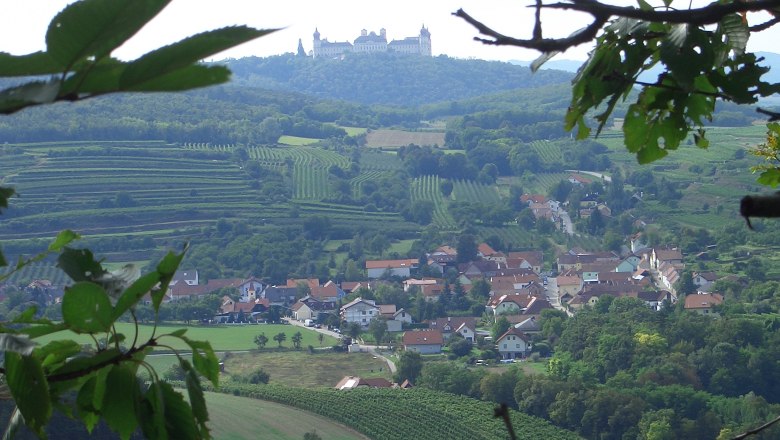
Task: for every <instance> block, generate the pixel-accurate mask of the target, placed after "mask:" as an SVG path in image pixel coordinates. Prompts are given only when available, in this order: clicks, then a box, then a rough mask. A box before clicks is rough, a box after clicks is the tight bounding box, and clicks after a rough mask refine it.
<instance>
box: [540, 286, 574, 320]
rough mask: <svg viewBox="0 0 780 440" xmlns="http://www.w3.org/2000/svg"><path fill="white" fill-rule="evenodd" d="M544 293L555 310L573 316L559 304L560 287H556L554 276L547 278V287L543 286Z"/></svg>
mask: <svg viewBox="0 0 780 440" xmlns="http://www.w3.org/2000/svg"><path fill="white" fill-rule="evenodd" d="M544 293H545V294H546V295H547V300H548V301H550V305H552V306H553V307H554V308H556V309H557V310H561V311H564V312H566V314H567V315H569V316H574V314H573V313H571V312H570V311H569V310H567V309H566V308H565V307H563V305H562V304H561V297H560V289H558V280H557V279H556V278H553V277H549V278H547V287H545V292H544Z"/></svg>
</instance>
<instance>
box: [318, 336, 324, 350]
mask: <svg viewBox="0 0 780 440" xmlns="http://www.w3.org/2000/svg"><path fill="white" fill-rule="evenodd" d="M317 340H318V341H319V342H320V347H322V341H324V340H325V335H324V334H323V333H317Z"/></svg>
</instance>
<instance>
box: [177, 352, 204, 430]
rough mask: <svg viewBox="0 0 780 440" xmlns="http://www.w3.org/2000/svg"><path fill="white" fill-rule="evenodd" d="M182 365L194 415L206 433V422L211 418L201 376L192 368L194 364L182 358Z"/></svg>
mask: <svg viewBox="0 0 780 440" xmlns="http://www.w3.org/2000/svg"><path fill="white" fill-rule="evenodd" d="M181 367H182V369H184V371H185V372H186V374H185V376H184V382H185V384H186V385H187V395H188V396H189V398H190V407H192V415H194V416H195V420H197V422H198V425H199V426H200V430H201V432H203V433H206V432H208V427H207V426H206V422H208V420H209V412H208V409H207V408H206V399H205V398H204V397H203V387H201V385H200V378H199V377H198V373H197V372H196V371H195V370H194V369H193V368H192V365H190V363H189V362H187V361H186V360H184V359H182V361H181Z"/></svg>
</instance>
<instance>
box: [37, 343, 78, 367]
mask: <svg viewBox="0 0 780 440" xmlns="http://www.w3.org/2000/svg"><path fill="white" fill-rule="evenodd" d="M79 352H81V345H79V344H78V343H77V342H76V341H74V340H72V339H66V340H57V341H51V342H49V343H48V344H46V345H44V346H41V347H38V348H36V350H35V356H37V357H38V359H41V365H42V366H44V367H46V368H49V369H56V368H57V367H58V366H59V365H60V364H62V363H64V362H65V361H67V360H68V358H70V357H72V356H75V355H76V354H78V353H79Z"/></svg>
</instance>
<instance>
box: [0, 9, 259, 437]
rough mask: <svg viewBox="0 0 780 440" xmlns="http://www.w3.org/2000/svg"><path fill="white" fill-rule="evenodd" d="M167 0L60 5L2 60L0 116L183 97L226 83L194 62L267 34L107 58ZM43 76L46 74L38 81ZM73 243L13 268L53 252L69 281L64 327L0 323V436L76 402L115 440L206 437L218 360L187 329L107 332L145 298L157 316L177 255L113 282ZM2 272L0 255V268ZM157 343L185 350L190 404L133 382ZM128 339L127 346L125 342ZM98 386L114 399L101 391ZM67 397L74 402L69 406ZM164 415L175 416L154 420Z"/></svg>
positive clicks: (199, 38)
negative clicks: (85, 339) (122, 97)
mask: <svg viewBox="0 0 780 440" xmlns="http://www.w3.org/2000/svg"><path fill="white" fill-rule="evenodd" d="M167 4H168V1H166V0H159V1H146V2H136V1H129V0H118V1H117V0H90V1H82V2H77V3H73V4H70V5H68V6H67V7H66V8H65V9H64V10H63V11H61V12H60V13H59V14H57V16H55V17H54V18H53V19H52V21H51V23H50V26H49V28H48V31H47V34H46V42H47V48H46V50H45V51H41V52H36V53H33V54H27V55H20V56H16V55H10V54H7V53H2V54H0V58H2V62H0V76H2V77H20V78H23V79H22V81H21V82H12V83H11V84H14V83H15V84H16V85H12V86H10V87H9V88H7V89H4V90H2V91H0V113H2V114H10V113H13V112H17V111H19V110H22V109H24V108H26V107H30V106H36V105H43V104H50V103H53V102H56V101H78V100H83V99H89V98H93V97H96V96H100V95H105V94H108V93H115V92H160V91H181V90H187V89H193V88H197V87H205V86H210V85H214V84H219V83H223V82H225V81H227V80H228V78H229V74H230V72H229V70H228V69H227V68H225V67H224V66H216V65H204V64H200V60H202V59H204V58H208V57H210V56H212V55H215V54H217V53H219V52H222V51H224V50H226V49H229V48H231V47H233V46H236V45H238V44H241V43H244V42H247V41H250V40H253V39H255V38H258V37H260V36H263V35H265V34H267V33H269V32H271V31H264V30H256V29H251V28H248V27H243V26H237V27H230V28H224V29H218V30H214V31H210V32H204V33H201V34H198V35H196V36H193V37H189V38H187V39H185V40H182V41H180V42H178V43H174V44H171V45H168V46H166V47H164V48H161V49H158V50H156V51H154V52H150V53H148V54H146V55H144V56H142V57H140V58H138V59H136V60H133V61H129V62H124V61H120V60H117V59H115V58H113V57H112V56H111V54H112V52H113V51H114V50H115V49H117V48H118V47H119V46H121V45H122V44H123V43H125V42H126V41H127V40H128V39H130V38H131V37H132V36H133V35H135V34H136V33H137V32H138V31H139V30H140V29H141V28H142V27H144V25H146V24H147V23H148V22H149V21H151V20H152V19H153V18H154V17H155V16H156V15H157V13H159V12H160V11H161V10H162V9H164V8H165V6H166V5H167ZM46 77H48V78H49V79H41V78H46ZM6 84H7V83H6ZM13 194H14V190H13V189H11V188H6V187H0V209H2V208H7V207H8V199H9V198H10V197H11V196H13ZM120 202H123V203H124V201H122V200H120ZM78 238H79V237H78V235H77V234H75V233H73V232H71V231H63V232H62V233H60V234H59V235H58V236H57V238H56V239H55V241H54V242H53V243H52V244H51V245H50V246H49V248H48V251H47V252H46V253H43V254H41V255H38V256H34V257H32V258H31V259H28V260H22V261H20V262H19V263H18V264H17V266H16V270H19V269H20V268H22V267H24V266H25V265H26V264H29V263H30V262H31V261H34V260H35V259H42V258H44V257H45V256H46V254H48V253H53V252H58V253H60V256H59V260H58V261H59V265H60V267H61V268H62V269H63V270H64V271H65V272H66V273H67V274H68V276H70V277H71V278H72V279H73V280H74V282H73V284H72V285H71V286H70V287H69V288H68V289H67V290H66V291H65V294H64V296H63V298H62V322H58V323H54V322H52V321H48V320H45V319H38V320H33V315H32V313H34V309H30V312H24V313H22V314H21V315H20V316H19V317H17V318H16V319H15V322H14V323H12V324H11V325H10V326H9V325H7V323H3V325H2V326H0V339H1V341H0V345H2V346H3V350H4V364H3V367H2V369H0V373H2V374H3V375H4V376H5V379H6V384H7V386H8V391H9V392H10V394H11V396H12V398H13V399H14V401H15V404H16V409H17V410H18V413H16V414H18V417H12V419H11V420H10V423H9V424H8V425H7V428H6V434H7V435H12V433H13V432H15V431H16V430H17V428H18V427H19V425H20V424H21V423H24V424H25V425H26V426H27V427H28V428H29V429H30V430H31V431H32V432H34V433H35V434H37V435H38V436H44V435H45V433H44V428H45V426H46V424H47V423H48V422H49V420H50V418H51V416H52V413H53V408H54V407H63V405H69V406H75V408H73V409H72V410H71V411H72V412H71V414H73V416H74V417H78V418H80V419H81V421H82V422H84V424H85V425H87V427H89V428H91V427H93V426H94V425H95V423H96V422H97V421H98V420H101V419H102V420H104V421H105V422H106V424H107V425H108V426H109V427H110V428H111V429H112V430H114V431H116V432H117V433H118V434H119V436H120V437H122V438H129V437H130V435H131V434H133V432H135V431H136V430H138V429H140V431H141V432H142V433H143V435H144V436H145V437H149V438H158V437H178V436H182V435H185V436H187V437H189V438H204V437H208V436H209V434H208V427H207V425H206V422H207V420H208V412H207V409H206V404H205V401H204V400H203V391H202V387H201V385H200V377H201V376H202V377H205V378H206V379H207V380H209V381H210V382H212V383H213V384H214V386H216V385H217V384H218V379H219V365H218V361H217V358H216V355H215V354H214V352H213V350H212V349H211V345H210V344H209V343H208V342H204V341H195V340H191V339H189V338H187V337H186V336H184V335H185V333H186V330H177V331H173V332H170V333H162V332H161V334H154V335H153V336H151V337H149V339H148V340H145V341H144V340H143V339H142V338H138V335H123V334H119V333H118V332H117V330H116V328H115V326H114V325H113V324H114V322H116V321H117V320H118V319H120V318H122V317H123V316H125V315H128V314H129V315H130V319H132V320H133V321H136V318H135V317H134V316H133V314H132V313H133V310H134V309H135V307H136V305H137V304H138V303H139V302H140V301H141V299H142V298H144V297H145V296H146V295H147V294H148V295H149V296H150V298H151V302H152V307H153V309H154V311H155V313H157V312H159V309H160V304H161V303H162V300H163V296H164V295H165V291H166V289H167V286H168V284H169V282H170V281H171V279H172V277H173V274H174V272H175V271H176V269H177V267H178V265H179V263H180V262H181V260H182V258H183V256H184V254H183V253H181V254H175V253H169V254H168V255H166V256H165V257H164V258H163V259H162V260H161V261H160V263H159V264H158V265H157V266H156V267H155V268H154V269H153V270H152V271H151V272H149V273H147V274H145V275H143V276H140V273H138V274H137V275H136V274H134V275H133V276H132V277H128V278H120V277H119V275H118V274H115V273H112V272H109V271H107V270H106V269H105V268H103V267H102V265H101V263H100V262H99V261H96V260H95V259H94V258H93V255H92V252H90V251H89V250H88V249H73V248H69V247H67V246H68V245H69V244H70V243H71V242H73V241H74V240H76V239H78ZM6 265H7V262H6V260H5V258H4V257H3V255H2V253H0V267H2V266H6ZM11 273H13V272H11ZM7 275H8V274H6V275H4V276H3V277H2V278H5V277H6V276H7ZM61 332H68V334H67V335H66V334H64V333H61ZM54 333H60V334H58V335H56V336H57V338H56V339H57V340H56V341H55V342H51V343H48V344H45V345H41V346H37V345H36V343H35V341H34V339H35V338H37V337H40V336H45V335H49V334H54ZM73 333H80V334H88V335H90V336H91V337H92V339H93V340H95V341H99V339H102V338H104V337H106V335H108V336H110V337H109V338H108V341H109V343H108V344H100V343H99V342H98V343H97V344H96V346H95V347H94V349H93V350H85V349H84V348H83V347H82V346H81V345H80V344H79V343H77V342H75V341H74V340H73V339H72V338H73V337H74V335H73ZM163 337H164V338H168V340H169V338H178V339H180V340H181V341H182V342H184V343H185V344H186V345H188V346H189V347H190V349H191V350H192V362H190V361H188V360H187V359H186V358H185V357H184V356H180V355H178V353H177V359H178V362H179V367H181V368H182V370H183V371H184V372H185V382H186V388H187V392H188V395H189V399H188V401H187V400H185V399H183V398H182V397H181V395H180V394H179V393H178V392H177V391H176V390H174V388H173V387H172V386H171V385H169V384H167V383H165V382H162V381H160V380H159V377H158V375H157V374H150V377H149V379H148V381H147V382H145V383H144V382H143V381H139V380H137V378H136V374H137V372H138V367H139V366H141V365H143V366H144V367H145V368H147V369H149V370H150V371H151V372H154V371H153V368H152V367H151V366H149V364H148V363H146V362H145V361H144V358H145V357H146V355H147V354H148V352H149V351H151V350H149V349H151V348H152V347H154V346H157V345H159V343H158V339H159V338H163ZM120 341H124V343H123V344H120ZM128 341H133V342H132V343H131V344H130V345H129V346H128V345H126V344H127V343H128ZM44 361H45V362H44ZM98 385H100V386H102V387H103V388H110V389H111V392H108V393H102V391H100V390H101V389H103V388H100V387H99V386H98ZM76 394H78V396H79V399H73V396H75V395H76ZM64 401H68V402H70V403H64ZM162 414H171V415H172V414H178V416H177V417H165V420H163V419H162V418H161V417H162Z"/></svg>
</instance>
